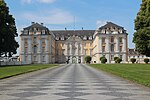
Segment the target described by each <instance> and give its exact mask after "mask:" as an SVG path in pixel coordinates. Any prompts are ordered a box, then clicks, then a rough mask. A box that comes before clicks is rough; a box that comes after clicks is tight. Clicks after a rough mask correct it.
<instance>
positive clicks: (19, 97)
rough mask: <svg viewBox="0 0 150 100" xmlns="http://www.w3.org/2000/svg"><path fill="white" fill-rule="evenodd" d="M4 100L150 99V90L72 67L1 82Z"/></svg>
mask: <svg viewBox="0 0 150 100" xmlns="http://www.w3.org/2000/svg"><path fill="white" fill-rule="evenodd" d="M0 100H150V89H147V88H145V87H141V86H139V85H136V84H133V83H130V82H128V81H126V80H123V79H121V78H118V77H115V76H111V75H109V74H107V73H105V72H102V71H97V70H96V69H93V68H91V67H89V66H87V65H82V64H72V65H64V66H62V67H57V68H53V69H44V70H41V71H37V72H33V73H29V74H25V75H20V76H17V77H13V78H9V79H5V80H1V81H0Z"/></svg>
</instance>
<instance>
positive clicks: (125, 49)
mask: <svg viewBox="0 0 150 100" xmlns="http://www.w3.org/2000/svg"><path fill="white" fill-rule="evenodd" d="M126 39H127V38H126V37H124V38H123V47H124V49H123V51H124V52H127V48H126V47H127V43H126V42H127V40H126Z"/></svg>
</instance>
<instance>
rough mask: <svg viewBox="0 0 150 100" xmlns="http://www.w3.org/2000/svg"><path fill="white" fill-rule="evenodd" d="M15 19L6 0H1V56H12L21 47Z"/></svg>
mask: <svg viewBox="0 0 150 100" xmlns="http://www.w3.org/2000/svg"><path fill="white" fill-rule="evenodd" d="M17 36H18V34H17V29H16V25H15V19H14V18H13V16H12V15H10V14H9V8H8V7H7V5H6V3H5V1H4V0H0V56H1V55H3V54H5V56H12V55H13V54H16V50H17V48H18V47H19V45H18V43H17V42H16V40H15V37H17Z"/></svg>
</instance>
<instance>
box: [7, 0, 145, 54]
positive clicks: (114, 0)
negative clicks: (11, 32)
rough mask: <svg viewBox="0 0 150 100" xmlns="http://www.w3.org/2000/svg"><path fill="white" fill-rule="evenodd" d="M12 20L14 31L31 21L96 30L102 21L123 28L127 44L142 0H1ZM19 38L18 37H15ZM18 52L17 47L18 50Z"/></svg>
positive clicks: (51, 26) (61, 26)
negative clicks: (13, 21) (126, 34)
mask: <svg viewBox="0 0 150 100" xmlns="http://www.w3.org/2000/svg"><path fill="white" fill-rule="evenodd" d="M5 2H6V3H7V6H8V7H9V11H10V14H12V15H13V17H14V18H15V21H16V27H17V31H18V34H19V35H20V31H21V30H23V28H25V27H27V26H30V25H31V22H38V23H44V25H45V26H46V27H48V28H49V30H64V29H65V28H67V29H68V30H73V29H76V30H81V29H82V27H83V28H84V30H96V29H97V28H99V27H100V26H102V25H104V24H105V23H106V22H108V21H109V22H113V23H115V24H117V25H120V26H122V27H124V28H125V29H126V30H127V32H128V47H129V48H134V47H135V46H134V44H133V43H132V39H133V33H134V32H135V30H134V19H135V18H136V15H137V13H138V11H139V9H140V4H141V2H142V0H5ZM17 41H18V42H19V41H20V38H19V37H18V38H17ZM18 52H19V50H18Z"/></svg>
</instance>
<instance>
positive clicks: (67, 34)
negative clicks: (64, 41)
mask: <svg viewBox="0 0 150 100" xmlns="http://www.w3.org/2000/svg"><path fill="white" fill-rule="evenodd" d="M51 32H53V34H54V35H55V36H56V37H62V36H64V37H65V38H67V37H70V36H73V35H75V36H79V37H80V38H81V39H83V37H84V36H87V37H90V36H92V37H93V34H94V33H95V30H75V31H74V30H59V31H57V30H56V31H51Z"/></svg>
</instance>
